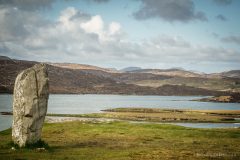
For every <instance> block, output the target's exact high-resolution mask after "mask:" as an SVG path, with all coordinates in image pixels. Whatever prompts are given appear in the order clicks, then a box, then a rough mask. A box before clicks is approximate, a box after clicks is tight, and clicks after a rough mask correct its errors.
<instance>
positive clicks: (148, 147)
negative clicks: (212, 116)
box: [0, 121, 240, 160]
mask: <svg viewBox="0 0 240 160" xmlns="http://www.w3.org/2000/svg"><path fill="white" fill-rule="evenodd" d="M2 133H4V134H2ZM0 139H1V141H0V157H1V158H0V159H84V160H85V159H91V160H92V159H104V160H108V159H111V160H112V159H113V160H114V159H115V160H118V159H124V160H128V159H179V158H182V159H210V158H213V157H209V156H195V155H203V154H205V155H206V154H214V153H221V154H227V153H232V154H235V155H236V156H231V157H230V156H225V157H217V156H216V157H215V158H218V159H219V158H222V159H227V158H229V159H234V158H235V159H239V158H240V147H239V142H240V129H239V128H231V129H196V128H186V127H181V126H176V125H169V124H154V123H145V124H144V123H143V124H135V123H128V122H116V121H115V122H112V123H86V122H79V121H74V122H66V123H57V124H48V123H44V126H43V130H42V136H41V139H42V140H43V141H45V142H47V143H48V144H49V146H51V147H52V148H53V150H52V151H51V152H50V151H41V152H40V151H37V150H24V149H16V150H11V149H9V148H8V147H7V144H8V143H9V142H10V141H11V129H9V130H6V131H2V132H0Z"/></svg>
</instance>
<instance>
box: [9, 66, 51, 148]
mask: <svg viewBox="0 0 240 160" xmlns="http://www.w3.org/2000/svg"><path fill="white" fill-rule="evenodd" d="M48 97H49V78H48V72H47V67H46V64H44V63H41V64H36V65H34V66H33V67H32V68H29V69H26V70H24V71H22V72H20V73H19V74H18V76H17V78H16V81H15V87H14V97H13V125H12V140H13V141H14V142H15V143H17V144H19V145H20V146H24V145H25V143H26V142H27V141H28V142H36V141H38V140H39V139H40V138H41V132H42V126H43V122H44V120H45V115H46V113H47V104H48Z"/></svg>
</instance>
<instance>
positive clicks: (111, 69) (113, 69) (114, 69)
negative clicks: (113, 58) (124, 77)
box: [106, 68, 117, 71]
mask: <svg viewBox="0 0 240 160" xmlns="http://www.w3.org/2000/svg"><path fill="white" fill-rule="evenodd" d="M106 69H108V70H110V71H117V69H116V68H106Z"/></svg>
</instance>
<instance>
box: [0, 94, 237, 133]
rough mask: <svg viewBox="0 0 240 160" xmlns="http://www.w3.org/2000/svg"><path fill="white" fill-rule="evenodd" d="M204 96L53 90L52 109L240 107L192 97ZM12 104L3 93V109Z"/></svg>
mask: <svg viewBox="0 0 240 160" xmlns="http://www.w3.org/2000/svg"><path fill="white" fill-rule="evenodd" d="M201 98H205V97H192V96H191V97H187V96H186V97H185V96H184V97H181V96H134V95H131V96H126V95H93V94H86V95H71V94H51V95H50V96H49V101H48V113H60V114H61V113H64V114H67V113H68V114H82V113H100V112H101V110H103V109H111V108H120V107H139V108H172V109H198V110H240V104H239V103H210V102H195V101H188V100H193V99H201ZM12 104H13V95H11V94H0V112H9V111H12ZM11 125H12V116H3V115H0V130H4V129H7V128H9V127H11ZM204 125H206V124H204ZM201 128H202V127H201Z"/></svg>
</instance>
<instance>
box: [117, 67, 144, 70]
mask: <svg viewBox="0 0 240 160" xmlns="http://www.w3.org/2000/svg"><path fill="white" fill-rule="evenodd" d="M140 69H142V68H140V67H127V68H124V69H121V70H120V71H134V70H140Z"/></svg>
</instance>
